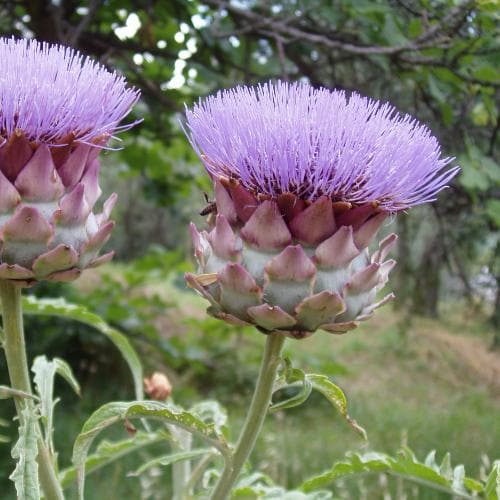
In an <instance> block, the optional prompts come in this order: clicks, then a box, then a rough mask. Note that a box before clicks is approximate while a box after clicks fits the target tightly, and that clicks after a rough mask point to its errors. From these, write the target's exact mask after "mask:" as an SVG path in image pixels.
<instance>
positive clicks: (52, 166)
mask: <svg viewBox="0 0 500 500" xmlns="http://www.w3.org/2000/svg"><path fill="white" fill-rule="evenodd" d="M0 65H1V68H2V72H1V73H0V280H9V281H11V282H13V283H16V284H18V285H30V284H33V283H35V282H36V281H38V280H42V279H43V280H53V281H68V280H72V279H75V278H76V277H78V276H79V274H80V273H81V271H82V270H83V269H85V268H86V267H91V266H97V265H99V264H101V263H103V262H105V261H107V260H109V259H110V258H111V257H112V255H113V254H112V253H107V254H105V255H102V256H99V255H98V254H99V250H100V249H101V248H102V246H103V245H104V244H105V243H106V241H107V239H108V238H109V235H110V232H111V230H112V228H113V222H111V221H110V220H109V216H110V212H111V209H112V208H113V205H114V203H115V201H116V195H115V194H113V195H111V196H110V197H109V198H108V199H107V201H106V202H105V203H104V206H103V210H102V213H99V214H96V213H94V211H93V210H94V207H95V204H96V201H97V200H98V198H99V196H100V194H101V190H100V188H99V182H98V175H99V159H98V155H99V153H100V151H102V149H104V148H106V145H107V143H108V141H109V140H110V138H111V137H112V135H113V133H116V132H118V131H120V130H123V129H125V128H127V127H129V126H130V125H128V126H122V127H120V126H119V125H118V124H119V122H120V121H121V120H122V119H123V118H124V117H125V116H126V115H127V114H128V112H129V111H130V109H131V107H132V105H133V104H134V103H135V102H136V101H137V99H138V97H139V93H138V91H137V90H135V89H133V88H127V87H126V83H125V80H124V78H123V77H121V76H118V75H117V74H116V73H113V72H109V71H108V70H106V69H105V68H104V67H102V66H100V65H98V64H96V63H94V62H93V61H91V60H90V59H88V58H84V57H82V56H81V55H80V54H78V52H75V51H74V50H71V49H68V48H64V47H61V46H51V45H48V44H43V43H38V42H36V41H27V40H14V39H5V38H1V39H0Z"/></svg>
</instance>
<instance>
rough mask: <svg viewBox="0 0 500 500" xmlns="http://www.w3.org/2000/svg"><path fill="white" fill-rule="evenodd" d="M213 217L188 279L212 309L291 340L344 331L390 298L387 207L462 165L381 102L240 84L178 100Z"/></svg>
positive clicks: (198, 241)
mask: <svg viewBox="0 0 500 500" xmlns="http://www.w3.org/2000/svg"><path fill="white" fill-rule="evenodd" d="M186 119H187V120H186V130H185V132H186V135H187V137H188V139H189V141H190V143H191V145H192V146H193V148H194V150H195V151H196V152H197V154H198V156H199V157H200V159H201V161H202V162H203V164H204V166H205V168H206V170H207V172H208V174H209V175H210V177H211V179H212V180H213V181H214V191H215V204H216V209H217V215H216V216H214V215H213V214H211V216H210V217H209V221H208V222H209V229H208V230H204V231H198V230H197V229H196V227H194V226H193V225H192V226H191V235H192V239H193V245H194V250H195V257H196V260H197V262H198V272H197V273H196V274H193V273H188V274H187V275H186V280H187V283H188V285H189V286H191V287H192V288H194V289H195V290H196V291H197V292H198V293H199V294H201V295H202V296H203V297H205V298H206V299H207V300H208V301H209V302H210V307H209V309H208V311H209V313H210V314H212V315H213V316H215V317H217V318H221V319H223V320H225V321H228V322H230V323H233V324H237V325H255V326H256V327H257V328H258V329H259V330H261V331H262V332H264V333H267V332H273V331H279V332H284V333H285V334H286V335H289V336H290V337H294V338H303V337H307V336H309V335H311V334H312V333H313V332H315V331H316V330H318V329H321V330H325V331H327V332H331V333H344V332H347V331H348V330H352V329H353V328H356V326H358V323H359V322H360V321H364V320H366V319H368V318H370V317H371V316H372V315H373V312H374V310H375V309H377V308H378V307H380V306H381V305H383V304H385V303H387V302H388V301H390V300H391V299H393V298H394V295H393V294H392V293H390V294H388V295H386V296H385V297H384V298H382V299H381V300H379V299H377V297H376V295H377V292H378V291H379V290H381V289H382V288H383V287H384V286H385V284H386V283H387V280H388V276H389V273H390V271H391V269H392V268H393V267H394V265H395V261H394V260H392V259H388V258H387V255H388V253H389V251H390V250H391V248H392V247H393V246H394V244H395V243H396V240H397V237H396V235H394V234H391V235H389V236H387V237H386V238H385V239H383V240H382V241H381V242H380V243H379V245H378V249H376V250H375V251H374V252H373V253H372V254H370V252H369V250H368V248H369V246H370V244H371V243H372V241H373V240H374V238H375V236H376V235H377V232H378V231H379V229H380V228H381V226H382V225H383V224H384V221H386V219H387V217H388V216H389V215H390V214H395V213H397V212H400V211H403V210H407V209H408V208H411V207H412V206H415V205H419V204H422V203H427V202H430V201H434V200H435V199H436V196H437V194H438V193H439V192H440V191H441V190H443V189H444V188H445V187H447V183H448V182H449V181H450V180H451V179H452V178H453V177H454V176H455V175H456V174H457V173H458V170H459V168H458V167H454V168H447V167H448V165H449V163H450V162H451V160H452V159H451V158H442V157H441V150H440V146H439V143H438V141H437V139H436V138H435V137H434V136H433V135H432V134H431V133H430V131H429V130H428V129H427V127H425V126H424V125H422V124H420V123H419V122H418V121H416V120H415V119H413V118H412V117H410V116H408V115H404V116H402V115H400V114H399V113H398V112H397V111H396V110H395V109H394V108H393V107H392V106H390V105H389V104H387V103H380V102H377V101H374V100H372V99H367V98H365V97H362V96H360V95H359V94H356V93H352V94H351V95H346V93H345V92H342V91H336V90H334V91H331V90H329V89H325V88H320V89H317V88H314V87H312V86H310V85H308V84H305V83H295V84H289V83H285V82H276V83H266V84H263V85H258V86H256V87H244V86H241V87H235V88H233V89H229V90H223V91H220V92H218V93H217V94H215V95H212V96H209V97H207V98H205V99H202V100H200V101H199V102H198V103H197V104H195V105H194V106H193V108H192V109H188V110H187V111H186Z"/></svg>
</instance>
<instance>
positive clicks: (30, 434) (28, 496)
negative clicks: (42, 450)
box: [9, 407, 40, 500]
mask: <svg viewBox="0 0 500 500" xmlns="http://www.w3.org/2000/svg"><path fill="white" fill-rule="evenodd" d="M36 425H37V418H36V416H35V414H34V412H33V410H32V409H30V408H29V407H26V408H24V409H23V410H22V414H21V424H20V426H19V439H18V440H17V442H16V444H15V445H14V447H13V448H12V452H11V455H12V458H13V459H15V460H16V461H17V463H16V468H15V469H14V472H12V474H11V475H10V476H9V479H10V480H11V481H13V482H14V484H15V486H16V491H17V497H18V498H22V499H23V500H39V499H40V486H39V484H38V464H37V461H36V457H37V455H38V446H37V429H36Z"/></svg>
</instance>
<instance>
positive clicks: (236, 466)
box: [210, 333, 285, 500]
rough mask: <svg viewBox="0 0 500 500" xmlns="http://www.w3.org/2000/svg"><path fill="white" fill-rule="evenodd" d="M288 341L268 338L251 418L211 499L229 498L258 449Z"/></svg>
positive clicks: (274, 336)
mask: <svg viewBox="0 0 500 500" xmlns="http://www.w3.org/2000/svg"><path fill="white" fill-rule="evenodd" d="M284 342H285V336H284V335H283V334H282V333H270V334H269V335H268V336H267V338H266V347H265V350H264V357H263V358H262V363H261V366H260V372H259V378H258V379H257V384H256V386H255V391H254V393H253V398H252V402H251V404H250V408H249V410H248V414H247V419H246V421H245V424H244V426H243V430H242V431H241V435H240V438H239V439H238V444H237V445H236V448H235V451H234V455H233V457H232V460H228V461H227V462H226V464H225V467H224V471H223V473H222V476H221V477H220V479H219V482H218V483H217V485H216V486H215V489H214V491H213V493H212V496H211V497H210V498H211V500H225V499H226V498H228V497H229V494H230V493H231V489H232V488H233V485H234V483H235V482H236V480H237V479H238V476H239V474H240V471H241V469H242V467H243V465H244V464H245V462H246V460H247V458H248V456H249V455H250V453H251V452H252V450H253V448H254V446H255V441H256V440H257V437H258V435H259V433H260V430H261V429H262V424H263V423H264V419H265V418H266V414H267V410H268V409H269V403H270V402H271V396H272V394H273V384H274V381H275V379H276V372H277V371H278V367H279V364H280V355H281V350H282V349H283V344H284Z"/></svg>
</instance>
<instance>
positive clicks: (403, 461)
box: [301, 448, 483, 498]
mask: <svg viewBox="0 0 500 500" xmlns="http://www.w3.org/2000/svg"><path fill="white" fill-rule="evenodd" d="M426 461H427V462H428V464H427V465H426V464H425V463H422V462H419V461H418V460H417V459H416V457H415V455H414V454H413V452H412V451H411V450H410V449H408V448H405V449H403V450H401V451H400V452H399V453H398V454H397V456H396V457H391V456H389V455H386V454H384V453H375V452H369V453H365V454H357V453H352V454H348V455H347V457H346V460H345V461H342V462H337V463H335V464H334V465H333V467H332V469H331V470H329V471H328V472H325V473H323V474H321V475H319V476H316V477H313V478H311V479H309V480H307V481H306V482H305V483H303V484H302V486H301V489H302V490H303V491H305V492H309V491H312V490H316V489H318V488H321V487H324V486H326V485H327V484H329V483H331V482H333V481H335V480H337V479H339V478H342V477H346V476H350V475H355V474H364V473H367V472H375V473H380V472H385V473H389V474H394V475H397V476H400V477H402V478H404V479H407V480H409V481H413V482H416V483H419V484H425V485H426V486H428V487H430V488H434V489H436V490H439V491H444V492H446V493H449V494H450V495H455V496H456V497H459V498H473V497H472V496H471V495H470V494H469V492H478V493H481V492H482V490H483V488H482V485H481V484H480V483H479V482H478V481H475V480H473V479H470V478H467V477H465V471H464V469H463V466H457V467H455V469H454V471H453V477H449V470H448V466H447V465H446V463H447V462H448V460H447V459H446V458H445V459H444V460H443V463H444V464H445V465H444V470H443V472H446V475H444V474H443V473H441V472H440V470H439V468H438V467H437V465H436V462H435V459H434V454H430V455H428V456H427V459H426ZM436 469H438V470H436Z"/></svg>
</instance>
